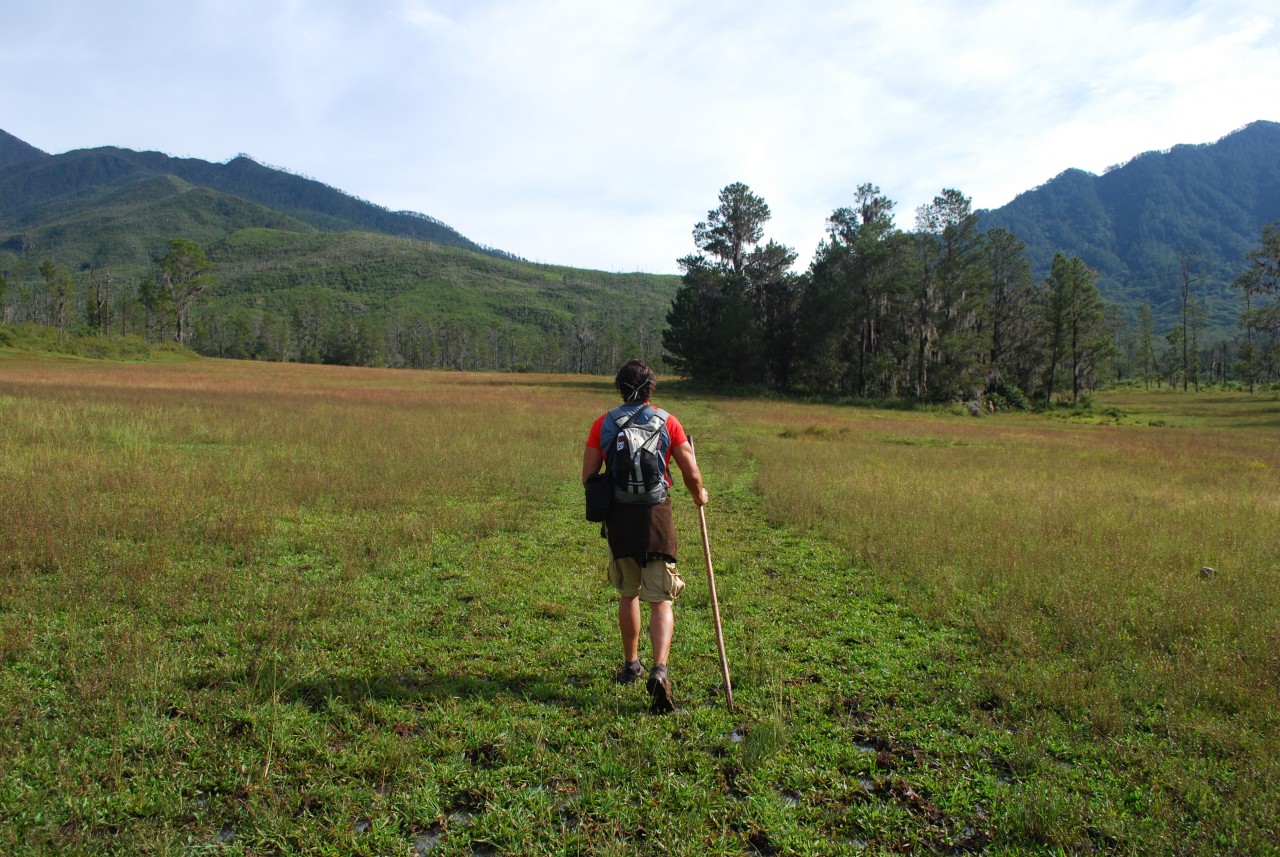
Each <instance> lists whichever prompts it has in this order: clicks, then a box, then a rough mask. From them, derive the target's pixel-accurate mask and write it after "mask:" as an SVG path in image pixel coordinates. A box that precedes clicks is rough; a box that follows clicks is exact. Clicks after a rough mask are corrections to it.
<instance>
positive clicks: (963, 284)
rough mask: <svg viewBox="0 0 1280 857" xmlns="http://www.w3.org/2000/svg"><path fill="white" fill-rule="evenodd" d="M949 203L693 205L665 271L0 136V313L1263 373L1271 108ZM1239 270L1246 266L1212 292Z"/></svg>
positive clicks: (787, 371)
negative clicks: (1000, 194) (686, 233)
mask: <svg viewBox="0 0 1280 857" xmlns="http://www.w3.org/2000/svg"><path fill="white" fill-rule="evenodd" d="M734 188H736V190H734V191H733V193H731V194H730V196H731V197H733V198H734V199H737V201H738V202H743V203H745V202H752V200H754V203H752V204H753V205H754V204H756V203H758V209H759V210H758V211H756V215H763V219H762V220H758V223H763V222H764V221H765V220H767V219H768V208H767V206H765V205H764V203H763V200H759V199H758V198H755V197H754V195H753V194H751V193H750V190H749V188H747V187H746V186H745V185H734V186H731V188H726V192H729V191H731V190H732V189H734ZM722 202H724V200H722ZM735 204H736V203H735ZM969 204H970V201H969V199H968V198H967V197H966V196H964V194H963V193H962V192H961V191H959V190H950V189H944V190H943V191H942V193H941V194H940V195H939V196H938V197H936V198H935V199H934V201H933V203H931V204H930V205H926V206H922V207H921V208H920V209H919V210H918V211H917V212H916V215H917V216H916V223H915V225H914V228H911V227H905V228H904V226H901V225H899V224H898V223H896V222H895V219H894V207H895V205H896V204H895V203H894V202H893V201H892V200H889V199H888V198H886V197H883V196H882V195H881V194H880V192H879V189H878V188H877V187H875V186H874V185H871V184H867V185H864V186H863V187H862V188H860V189H859V193H858V196H857V198H856V200H855V206H854V207H853V208H846V209H838V210H837V211H835V212H833V214H832V215H831V219H830V220H829V222H828V233H829V237H828V241H827V242H826V243H825V244H824V245H823V246H822V247H821V248H820V249H819V251H818V253H817V255H816V256H815V257H814V258H813V259H812V260H805V259H800V258H799V257H798V255H797V254H796V253H795V252H794V250H792V249H791V248H788V247H783V246H781V245H777V244H775V243H773V242H769V243H767V244H765V245H764V246H756V239H755V238H750V237H749V236H748V235H747V234H746V233H734V234H733V235H732V236H728V237H726V236H722V235H719V234H718V233H717V231H716V230H717V229H718V228H719V227H718V226H717V225H716V220H715V217H713V218H712V219H711V220H709V221H707V222H703V223H699V224H697V225H696V226H695V228H694V239H695V246H697V247H698V249H699V250H700V251H702V255H695V256H690V257H688V258H686V259H684V260H681V262H682V265H683V266H684V270H685V275H684V277H683V288H681V281H680V280H678V279H677V278H676V277H668V276H656V275H644V274H625V275H624V274H609V273H604V272H600V271H583V270H577V269H572V268H557V267H550V266H544V265H533V264H529V263H527V262H524V261H522V260H519V259H516V258H514V257H512V256H510V255H509V254H506V253H503V252H501V251H499V250H494V249H492V248H485V247H481V246H480V245H478V244H476V243H475V242H473V241H471V240H469V239H467V238H465V237H464V236H461V235H459V234H458V233H457V232H456V231H454V230H452V229H450V228H449V227H448V226H446V225H445V224H443V223H440V222H439V221H437V220H435V219H434V218H432V217H429V216H427V215H423V214H415V213H410V212H392V211H388V210H387V209H385V208H382V207H380V206H377V205H374V204H372V203H368V202H365V201H363V200H359V199H356V198H355V197H352V196H350V195H348V194H345V193H343V192H341V191H339V190H336V189H334V188H331V187H328V186H326V185H324V184H322V183H320V182H317V181H314V180H312V179H308V178H304V177H301V176H297V175H294V174H291V173H289V172H287V171H284V170H280V169H275V168H271V167H267V166H264V165H262V164H259V163H257V162H255V161H253V160H252V159H251V158H249V157H247V156H243V155H241V156H237V157H235V158H233V159H231V160H229V161H228V162H226V163H210V162H207V161H202V160H198V159H190V158H174V157H170V156H168V155H164V154H160V153H157V152H135V151H131V150H128V149H119V148H112V147H106V148H98V149H86V150H79V151H72V152H67V153H65V154H61V155H50V154H46V153H45V152H42V151H40V150H39V149H37V148H35V147H33V146H30V145H28V144H26V143H24V142H23V141H21V140H19V139H17V138H16V137H13V136H12V135H9V134H5V133H3V132H0V320H3V321H4V322H6V323H22V322H34V323H37V324H44V325H51V326H56V327H57V328H59V330H60V331H61V332H63V333H67V332H75V331H77V330H85V331H92V332H96V333H97V334H99V335H114V334H118V333H122V332H126V333H127V332H133V333H143V334H145V335H146V336H147V337H148V338H150V339H153V340H158V339H164V338H175V337H177V338H181V339H182V340H183V341H184V342H186V343H187V344H189V345H190V346H192V347H194V348H195V349H197V350H198V351H200V352H201V353H204V354H211V355H218V356H225V357H248V358H261V359H272V360H303V361H326V362H333V363H353V364H376V365H389V366H415V367H436V366H447V367H457V368H468V369H516V370H519V369H537V370H549V371H574V372H605V371H610V370H611V369H612V368H613V366H614V365H615V364H616V363H617V361H618V358H619V357H620V356H622V355H639V356H641V357H643V358H645V359H649V360H662V359H665V358H667V357H669V358H671V365H672V366H674V367H675V368H677V369H679V370H681V371H684V372H686V373H687V374H689V375H691V376H693V377H695V378H696V377H701V378H704V379H706V380H710V381H714V382H716V383H732V384H747V385H751V384H765V385H767V386H771V387H775V388H777V389H781V390H786V391H793V392H815V393H821V394H824V395H825V394H838V395H858V396H877V397H878V396H891V397H909V398H924V399H933V400H947V399H952V400H954V399H957V398H960V399H965V400H966V401H974V400H977V399H979V398H982V397H986V398H988V399H990V398H991V397H992V396H995V397H997V398H1000V399H1007V400H1010V401H1024V400H1026V399H1034V400H1043V401H1048V400H1050V399H1051V398H1052V396H1053V394H1054V393H1055V391H1061V390H1062V389H1063V385H1066V388H1067V389H1069V390H1070V392H1071V396H1072V398H1073V399H1076V398H1078V396H1079V394H1080V392H1081V390H1088V389H1091V388H1092V387H1094V386H1096V385H1098V384H1104V383H1107V382H1108V381H1109V380H1112V379H1125V378H1141V379H1143V380H1144V382H1151V381H1153V380H1154V381H1155V382H1157V383H1159V382H1161V381H1163V380H1168V381H1169V382H1170V383H1175V382H1176V383H1180V384H1183V385H1187V384H1199V383H1200V382H1201V380H1202V379H1204V380H1208V379H1216V380H1218V381H1220V382H1225V381H1227V380H1229V379H1230V378H1232V377H1235V378H1245V377H1247V378H1248V379H1250V381H1249V383H1253V382H1254V381H1255V380H1260V379H1270V378H1273V377H1277V375H1278V373H1280V351H1278V350H1277V348H1276V347H1275V345H1276V344H1275V342H1274V334H1275V325H1274V323H1273V321H1274V319H1273V318H1272V315H1269V314H1268V313H1272V311H1273V310H1274V308H1275V301H1274V300H1273V298H1275V297H1276V296H1275V294H1274V290H1273V288H1272V287H1273V284H1274V278H1269V277H1268V275H1267V270H1268V269H1266V267H1265V265H1266V264H1267V262H1266V260H1268V259H1271V258H1272V255H1273V254H1272V253H1271V251H1270V250H1267V249H1265V248H1260V249H1258V250H1257V251H1256V252H1255V248H1259V236H1260V235H1265V234H1268V233H1264V232H1263V229H1264V227H1266V226H1267V224H1269V223H1271V222H1273V221H1277V220H1280V124H1277V123H1273V122H1257V123H1254V124H1252V125H1250V126H1248V127H1246V128H1244V129H1241V130H1240V131H1237V132H1236V133H1234V134H1231V135H1229V136H1227V137H1225V138H1223V139H1222V140H1219V141H1218V142H1216V143H1214V144H1209V145H1197V146H1176V147H1174V148H1173V149H1172V150H1170V151H1168V152H1150V153H1146V154H1143V155H1139V156H1138V157H1136V158H1134V159H1133V160H1131V161H1130V162H1128V163H1127V164H1124V165H1120V166H1117V167H1115V168H1112V169H1110V170H1108V171H1107V172H1106V173H1105V174H1104V175H1102V176H1095V175H1091V174H1089V173H1085V172H1082V171H1079V170H1068V171H1067V172H1065V173H1063V174H1062V175H1060V176H1058V177H1057V178H1055V179H1054V180H1052V181H1050V182H1048V183H1047V184H1045V185H1044V186H1042V187H1040V188H1037V189H1035V190H1033V191H1029V192H1027V193H1025V194H1022V195H1020V196H1019V197H1018V198H1017V199H1015V200H1013V202H1011V203H1009V205H1007V206H1004V207H1003V208H1001V209H997V210H994V211H979V212H973V211H971V210H970V208H969ZM710 214H712V215H716V217H719V216H721V215H723V217H724V218H725V219H724V223H720V226H724V224H725V223H729V222H738V223H739V224H741V223H747V222H749V221H751V220H752V217H754V215H753V216H752V217H745V219H743V217H744V216H745V215H746V214H747V212H745V211H736V212H720V213H717V211H713V212H711V213H710ZM758 237H759V236H757V238H758ZM1266 240H1267V239H1266V238H1265V237H1264V242H1263V243H1264V244H1265V243H1266ZM725 253H727V254H728V255H724V254H725ZM1250 253H1253V254H1254V255H1252V256H1250V255H1249V254H1250ZM797 263H798V264H799V266H804V265H807V266H808V267H807V269H806V270H803V271H797ZM1245 271H1253V272H1254V273H1256V274H1257V275H1258V276H1257V277H1255V278H1254V279H1255V280H1256V281H1257V283H1259V284H1260V285H1259V286H1258V288H1254V287H1253V286H1249V287H1248V288H1239V287H1236V288H1233V283H1234V284H1236V286H1239V284H1240V277H1241V275H1242V272H1245ZM1259 272H1260V273H1259ZM1251 276H1252V275H1251ZM1250 282H1253V280H1251V281H1250ZM677 289H679V292H678V291H677ZM1246 296H1247V297H1248V299H1249V301H1250V302H1251V303H1250V304H1249V305H1248V306H1247V307H1246V305H1245V304H1243V303H1242V298H1244V297H1246ZM673 301H674V302H673ZM1064 301H1065V302H1067V303H1066V304H1063V305H1061V306H1059V303H1061V302H1064ZM1068 304H1069V305H1068ZM1246 309H1247V310H1248V311H1249V314H1248V321H1247V322H1244V323H1243V326H1242V323H1241V319H1242V315H1241V313H1242V310H1246ZM1064 313H1065V314H1064ZM1063 325H1068V326H1069V327H1070V329H1068V328H1065V327H1063ZM1081 325H1083V327H1082V326H1081ZM1255 333H1256V334H1257V337H1256V338H1255ZM1063 337H1069V338H1070V339H1071V344H1070V345H1069V346H1068V345H1066V344H1064V341H1062V338H1063ZM664 352H665V354H664ZM1238 366H1247V369H1245V370H1240V371H1236V367H1238ZM1233 372H1234V376H1233Z"/></svg>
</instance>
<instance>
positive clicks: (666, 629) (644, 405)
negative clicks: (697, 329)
mask: <svg viewBox="0 0 1280 857" xmlns="http://www.w3.org/2000/svg"><path fill="white" fill-rule="evenodd" d="M614 384H615V385H616V386H617V388H618V393H619V394H620V395H621V396H622V404H621V405H619V406H618V407H616V408H614V409H613V410H610V411H609V412H607V413H605V414H601V415H600V416H599V417H597V418H596V420H595V422H594V423H592V424H591V431H590V432H589V433H588V435H587V445H586V449H585V450H584V451H583V455H582V481H583V483H584V484H585V483H586V481H587V479H588V478H589V477H591V476H595V475H596V474H598V473H599V472H600V468H601V467H602V466H604V465H605V464H606V463H608V464H609V465H610V466H609V468H608V469H607V470H606V472H607V473H612V474H613V478H614V480H615V489H614V502H613V505H612V507H611V508H610V511H609V517H608V519H607V520H606V521H605V524H604V535H605V536H606V537H607V538H608V541H609V555H610V560H609V567H608V573H609V581H610V582H611V583H612V584H613V585H614V587H615V588H616V589H617V591H618V631H619V634H620V635H621V637H622V658H623V663H622V666H620V667H619V668H618V671H617V673H616V676H615V677H616V679H617V681H618V682H619V683H620V684H631V683H632V682H634V681H635V680H636V679H638V678H640V677H641V676H642V675H644V674H645V672H646V670H645V666H644V664H643V662H641V660H640V655H639V646H640V623H641V610H640V602H641V601H643V602H645V603H646V604H648V605H649V643H650V646H651V647H652V652H651V655H652V662H653V668H652V670H649V671H648V672H649V678H648V680H647V682H646V689H647V690H648V692H649V697H650V700H651V706H650V707H651V709H652V710H653V711H654V712H655V713H659V714H664V713H667V712H669V711H673V710H674V709H675V701H674V697H673V693H672V684H671V677H670V674H669V671H668V666H667V664H668V658H669V656H670V653H671V639H672V636H673V634H674V632H675V615H674V612H673V609H672V603H673V602H674V601H675V599H676V598H678V597H679V595H680V592H681V590H683V589H684V579H683V578H681V576H680V572H679V571H678V570H677V568H676V557H677V551H676V532H675V522H674V520H673V518H672V514H671V497H670V494H669V492H668V490H667V489H669V488H670V487H671V485H672V482H671V469H670V468H671V460H672V459H675V462H676V465H677V466H678V467H679V468H680V476H681V478H682V480H683V482H684V485H685V488H687V489H688V491H689V494H690V495H691V496H692V497H693V502H694V503H695V504H696V505H698V506H705V505H706V504H707V503H708V502H709V497H708V495H707V490H706V488H704V487H703V485H702V474H701V472H699V470H698V462H697V459H696V458H695V457H694V453H693V446H692V444H690V443H689V438H688V436H687V435H686V434H685V431H684V428H683V426H681V425H680V421H679V420H678V419H676V417H675V415H674V414H669V413H667V412H666V411H664V410H662V409H660V408H655V407H654V406H653V405H652V404H651V403H650V399H651V397H652V396H653V393H654V390H655V389H656V388H657V385H658V380H657V376H656V375H654V372H653V370H652V369H650V368H649V367H648V366H647V365H645V364H644V363H642V362H641V361H639V360H632V361H630V362H628V363H626V364H624V365H623V366H622V368H621V369H619V370H618V374H617V376H616V377H615V378H614ZM634 445H642V446H643V447H644V448H645V450H648V455H647V457H646V454H645V452H644V451H643V450H642V451H640V452H636V453H635V457H633V458H631V459H629V460H628V461H626V462H623V461H621V459H622V458H623V456H624V452H622V451H620V450H624V451H626V453H630V452H632V451H633V449H634ZM611 455H612V456H613V458H612V459H611V458H610V456H611ZM641 459H644V460H645V462H646V463H645V466H643V467H642V466H640V465H639V464H636V465H635V466H634V467H632V466H629V465H630V464H632V463H633V462H639V461H640V460H641ZM650 465H652V467H650ZM647 470H657V471H659V472H658V473H657V475H656V477H655V476H653V475H649V476H648V477H647V479H648V481H649V482H651V483H653V484H652V485H648V484H646V476H645V474H643V473H642V472H641V471H647ZM619 474H622V477H621V479H619ZM628 477H630V484H629V485H626V484H625V483H626V482H627V480H628Z"/></svg>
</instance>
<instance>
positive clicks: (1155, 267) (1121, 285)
mask: <svg viewBox="0 0 1280 857" xmlns="http://www.w3.org/2000/svg"><path fill="white" fill-rule="evenodd" d="M1276 220H1280V123H1276V122H1254V123H1253V124H1251V125H1249V126H1247V127H1245V128H1242V129H1240V130H1239V131H1236V132H1235V133H1233V134H1229V135H1228V136H1226V137H1223V138H1222V139H1221V140H1219V141H1217V142H1216V143H1212V144H1205V145H1195V146H1190V145H1181V146H1174V147H1173V148H1172V149H1170V150H1169V151H1167V152H1146V153H1144V154H1141V155H1138V156H1137V157H1135V158H1133V159H1132V160H1130V161H1129V162H1128V163H1126V164H1123V165H1119V166H1116V167H1113V168H1111V169H1109V170H1108V171H1107V172H1106V173H1104V174H1103V175H1101V176H1096V175H1093V174H1092V173H1087V172H1084V171H1082V170H1074V169H1073V170H1067V171H1066V172H1064V173H1062V174H1061V175H1059V176H1058V177H1057V178H1055V179H1053V180H1052V181H1050V182H1048V183H1046V184H1044V185H1042V186H1040V187H1038V188H1036V189H1035V190H1031V191H1027V192H1026V193H1024V194H1021V195H1020V196H1018V197H1017V198H1016V199H1014V200H1013V201H1012V202H1010V203H1009V204H1008V205H1005V206H1003V207H1002V208H998V209H995V210H991V211H982V212H979V222H980V224H981V228H983V229H984V230H985V229H990V228H992V227H1001V228H1003V229H1006V230H1008V231H1009V232H1012V233H1013V234H1014V235H1016V236H1018V238H1020V239H1021V240H1022V241H1023V242H1025V243H1026V245H1027V255H1028V257H1029V259H1030V260H1031V264H1032V269H1033V271H1034V273H1035V274H1036V276H1038V277H1041V278H1042V277H1044V276H1046V275H1047V274H1048V273H1049V269H1050V267H1051V265H1052V262H1053V256H1054V254H1055V253H1063V254H1066V255H1068V256H1079V257H1080V258H1081V259H1083V260H1084V262H1085V263H1086V264H1087V265H1089V267H1090V268H1092V269H1093V270H1095V271H1097V273H1098V286H1099V288H1100V290H1101V291H1102V294H1103V296H1104V297H1105V298H1107V299H1108V300H1110V301H1114V302H1116V303H1117V304H1119V305H1120V306H1121V307H1123V308H1124V309H1125V310H1126V311H1128V312H1129V313H1130V314H1135V315H1136V312H1137V310H1138V307H1139V306H1140V305H1141V304H1142V303H1144V302H1146V303H1149V304H1150V305H1151V307H1152V309H1153V311H1154V313H1155V318H1156V323H1157V326H1158V327H1159V328H1161V329H1167V328H1168V327H1171V326H1172V325H1173V324H1175V323H1177V322H1178V320H1179V319H1178V315H1179V309H1180V308H1179V300H1180V280H1181V276H1182V271H1181V266H1180V261H1181V259H1183V258H1185V260H1186V261H1187V262H1188V263H1189V266H1190V271H1189V273H1190V275H1191V277H1192V279H1193V289H1194V291H1195V292H1196V293H1197V294H1198V295H1199V296H1201V297H1202V298H1203V299H1204V300H1205V301H1206V302H1207V304H1208V309H1209V313H1210V317H1211V321H1212V323H1213V324H1214V325H1216V326H1218V327H1220V328H1231V327H1234V326H1235V322H1236V319H1237V317H1238V315H1239V311H1240V307H1239V303H1238V300H1237V296H1236V295H1235V294H1233V293H1232V291H1231V288H1230V284H1231V281H1232V280H1233V279H1235V277H1236V276H1238V275H1239V273H1240V272H1241V271H1242V270H1243V269H1244V266H1245V254H1246V253H1247V252H1249V250H1251V249H1252V248H1253V247H1255V246H1256V245H1257V241H1258V234H1259V231H1260V230H1261V229H1262V227H1263V226H1266V225H1267V224H1269V223H1272V222H1273V221H1276Z"/></svg>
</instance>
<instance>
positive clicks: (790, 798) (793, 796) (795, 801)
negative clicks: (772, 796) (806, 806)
mask: <svg viewBox="0 0 1280 857" xmlns="http://www.w3.org/2000/svg"><path fill="white" fill-rule="evenodd" d="M778 797H780V798H782V802H783V803H785V804H786V805H787V806H799V805H800V793H799V792H795V791H792V790H791V789H787V790H786V791H783V792H779V793H778Z"/></svg>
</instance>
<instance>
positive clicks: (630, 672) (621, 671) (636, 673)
mask: <svg viewBox="0 0 1280 857" xmlns="http://www.w3.org/2000/svg"><path fill="white" fill-rule="evenodd" d="M642 675H644V664H642V663H640V661H627V662H626V663H624V664H623V665H622V666H620V667H618V671H617V672H615V673H614V674H613V678H614V681H616V682H617V683H618V684H631V683H633V682H634V681H635V680H636V679H638V678H640V676H642Z"/></svg>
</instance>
